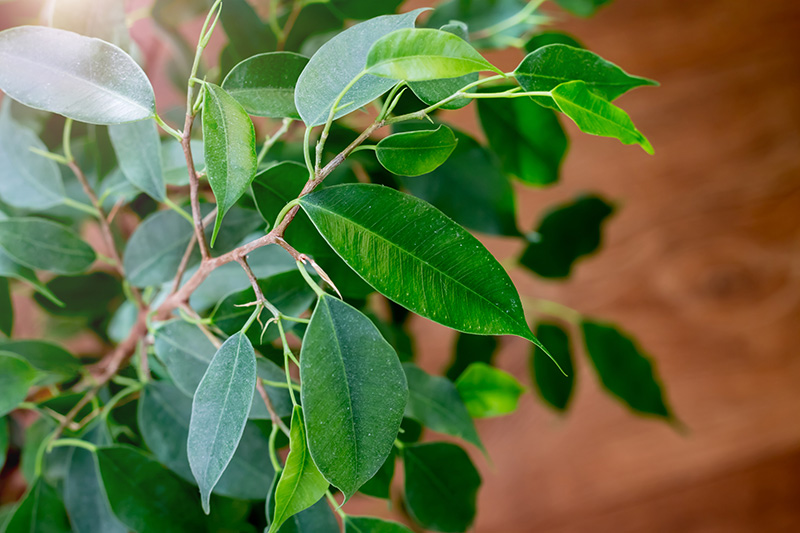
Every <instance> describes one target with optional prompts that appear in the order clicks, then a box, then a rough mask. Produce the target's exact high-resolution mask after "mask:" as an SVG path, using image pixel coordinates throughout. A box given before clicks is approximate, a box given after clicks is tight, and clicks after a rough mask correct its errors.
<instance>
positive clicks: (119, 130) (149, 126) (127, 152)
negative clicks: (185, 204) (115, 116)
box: [108, 120, 167, 202]
mask: <svg viewBox="0 0 800 533" xmlns="http://www.w3.org/2000/svg"><path fill="white" fill-rule="evenodd" d="M108 134H109V136H110V137H111V143H112V144H113V145H114V152H115V153H116V154H117V161H118V162H119V166H120V168H121V169H122V172H123V174H124V175H125V177H126V178H127V179H128V181H130V182H131V183H133V184H134V185H136V187H138V188H139V189H140V190H142V191H144V192H146V193H147V194H148V195H150V197H151V198H153V199H154V200H156V201H158V202H163V201H164V199H165V198H166V195H167V189H166V186H165V184H164V175H163V172H162V161H161V139H160V138H159V136H158V130H157V129H156V125H155V123H154V122H151V121H149V120H146V121H140V122H133V123H131V124H117V125H113V126H109V127H108Z"/></svg>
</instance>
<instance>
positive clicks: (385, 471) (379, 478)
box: [358, 448, 397, 500]
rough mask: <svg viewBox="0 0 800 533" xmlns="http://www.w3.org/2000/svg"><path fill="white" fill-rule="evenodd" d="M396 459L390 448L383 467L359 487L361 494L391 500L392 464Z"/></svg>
mask: <svg viewBox="0 0 800 533" xmlns="http://www.w3.org/2000/svg"><path fill="white" fill-rule="evenodd" d="M396 459H397V454H396V453H395V451H394V448H392V451H391V453H389V457H387V458H386V461H384V462H383V466H381V467H380V469H379V470H378V471H377V472H375V475H374V476H372V477H371V478H370V479H369V481H367V482H366V483H364V484H363V485H361V488H360V489H358V490H359V492H361V493H362V494H366V495H367V496H372V497H373V498H383V499H384V500H388V499H390V498H391V488H392V479H393V478H394V466H395V465H394V463H395V461H396Z"/></svg>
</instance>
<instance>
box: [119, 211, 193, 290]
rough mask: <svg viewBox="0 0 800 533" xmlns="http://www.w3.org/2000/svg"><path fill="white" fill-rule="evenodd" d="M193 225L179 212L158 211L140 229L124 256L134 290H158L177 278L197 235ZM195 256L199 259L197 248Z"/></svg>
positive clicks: (129, 279)
mask: <svg viewBox="0 0 800 533" xmlns="http://www.w3.org/2000/svg"><path fill="white" fill-rule="evenodd" d="M193 231H194V230H193V228H192V225H191V224H190V223H189V222H188V221H187V220H186V219H185V218H183V217H182V216H181V215H179V214H178V213H176V212H175V211H172V210H168V211H156V212H155V213H153V214H152V215H150V216H149V217H147V218H146V219H144V220H143V221H142V222H141V224H139V225H138V226H137V227H136V231H134V232H133V235H131V238H130V239H129V240H128V244H127V245H126V246H125V253H124V254H123V260H122V262H123V265H124V267H125V274H126V276H127V278H128V281H129V282H130V283H131V285H133V286H134V287H150V286H158V285H161V284H162V283H166V282H167V281H169V280H171V279H172V278H174V277H175V274H176V272H177V271H178V266H179V265H180V263H181V259H182V258H183V254H184V252H185V251H186V247H187V246H188V245H189V241H190V240H191V239H192V235H193ZM195 254H196V255H197V256H198V257H199V252H198V251H197V247H195Z"/></svg>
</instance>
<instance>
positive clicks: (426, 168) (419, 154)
mask: <svg viewBox="0 0 800 533" xmlns="http://www.w3.org/2000/svg"><path fill="white" fill-rule="evenodd" d="M457 143H458V141H456V137H455V135H453V131H452V130H451V129H450V128H448V127H447V126H444V125H441V126H439V127H438V128H436V129H435V130H420V131H408V132H404V133H395V134H393V135H389V136H388V137H385V138H384V139H381V141H380V142H379V143H378V148H377V151H376V154H377V157H378V161H380V163H381V165H383V167H384V168H385V169H386V170H388V171H389V172H391V173H392V174H398V175H400V176H420V175H422V174H427V173H428V172H431V171H433V170H434V169H436V167H438V166H440V165H441V164H442V163H444V162H445V161H447V158H448V157H450V154H452V153H453V150H455V148H456V144H457Z"/></svg>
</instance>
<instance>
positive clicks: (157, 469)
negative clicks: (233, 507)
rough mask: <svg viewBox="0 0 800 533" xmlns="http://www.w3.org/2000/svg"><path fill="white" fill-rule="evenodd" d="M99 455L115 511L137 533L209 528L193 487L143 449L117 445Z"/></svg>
mask: <svg viewBox="0 0 800 533" xmlns="http://www.w3.org/2000/svg"><path fill="white" fill-rule="evenodd" d="M96 455H97V464H98V466H99V469H100V476H101V478H102V480H103V486H104V487H105V489H106V494H108V501H109V503H110V504H111V509H112V510H113V511H114V515H115V516H116V517H117V518H118V519H119V520H120V522H122V523H123V524H125V525H126V526H127V527H128V528H130V529H131V530H133V531H136V532H137V533H185V532H186V531H204V530H205V529H206V528H205V523H204V519H203V514H202V512H201V510H200V507H199V506H198V505H197V500H196V497H195V496H194V494H193V492H194V491H193V490H192V488H191V486H190V485H188V484H187V483H186V482H184V481H181V480H180V479H178V478H177V477H176V476H175V475H174V474H173V473H172V472H170V471H169V470H167V469H166V468H165V467H163V466H161V465H160V464H159V463H157V462H156V461H154V460H153V459H151V458H150V457H149V456H147V455H145V454H144V453H143V452H142V451H141V450H139V449H137V448H133V447H130V446H120V445H117V446H109V447H104V448H98V450H97V452H96ZM154 495H157V500H154Z"/></svg>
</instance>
